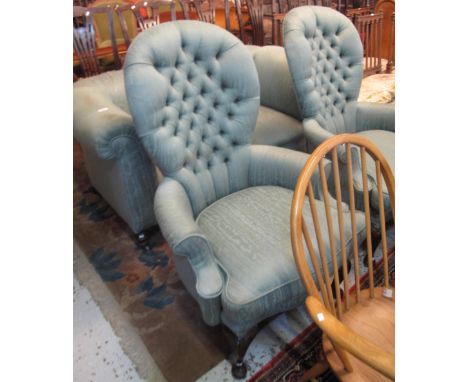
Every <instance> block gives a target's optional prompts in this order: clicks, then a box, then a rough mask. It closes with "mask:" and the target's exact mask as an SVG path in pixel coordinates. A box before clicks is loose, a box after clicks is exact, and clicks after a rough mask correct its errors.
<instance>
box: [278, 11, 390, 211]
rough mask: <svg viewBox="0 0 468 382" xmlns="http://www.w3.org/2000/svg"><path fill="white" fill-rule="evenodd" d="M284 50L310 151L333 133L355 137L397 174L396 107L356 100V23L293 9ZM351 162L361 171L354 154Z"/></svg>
mask: <svg viewBox="0 0 468 382" xmlns="http://www.w3.org/2000/svg"><path fill="white" fill-rule="evenodd" d="M284 46H285V50H286V56H287V58H288V65H289V71H290V73H291V77H292V78H293V84H294V88H295V91H296V96H297V99H298V103H299V106H300V109H301V112H302V117H303V126H304V134H305V137H306V139H307V142H308V145H309V151H312V150H313V149H314V148H316V147H317V146H318V145H319V144H320V143H322V142H323V141H324V140H326V139H327V138H329V137H331V136H333V135H334V134H340V133H356V134H359V135H362V136H364V137H366V138H368V139H370V140H371V141H372V142H373V143H375V144H376V145H377V147H378V148H379V149H380V150H381V151H382V153H383V154H384V156H385V158H386V159H387V161H388V162H389V164H390V166H391V168H392V171H393V173H395V106H394V104H374V103H366V102H357V98H358V96H359V90H360V87H361V81H362V75H363V48H362V43H361V39H360V37H359V34H358V31H357V30H356V28H355V27H354V25H353V24H352V22H351V21H350V20H349V19H348V18H347V17H346V16H344V15H343V14H341V13H339V12H337V11H335V10H333V9H331V8H328V7H318V6H303V7H298V8H294V9H293V10H291V11H290V12H289V13H288V14H287V15H286V17H285V19H284ZM353 161H354V162H355V163H356V166H355V168H356V169H358V167H359V163H360V159H359V154H358V153H357V152H355V151H353ZM368 174H369V175H370V176H371V177H373V175H375V169H374V168H369V169H368ZM373 178H374V177H373ZM357 186H358V187H359V185H357ZM373 190H375V188H374V189H373ZM374 194H375V195H376V193H375V192H372V196H374ZM376 199H377V198H376V197H375V198H374V197H372V198H371V203H372V205H373V206H374V207H375V208H376V209H377V204H378V201H377V200H376ZM386 203H387V204H388V193H386Z"/></svg>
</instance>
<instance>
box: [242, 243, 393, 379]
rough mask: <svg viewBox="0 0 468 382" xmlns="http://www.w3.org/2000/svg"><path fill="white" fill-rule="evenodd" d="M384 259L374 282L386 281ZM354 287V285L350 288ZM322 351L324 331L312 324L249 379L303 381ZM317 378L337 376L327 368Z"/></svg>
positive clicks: (366, 284) (364, 280)
mask: <svg viewBox="0 0 468 382" xmlns="http://www.w3.org/2000/svg"><path fill="white" fill-rule="evenodd" d="M393 254H394V252H393V253H392V255H391V256H389V272H390V283H391V284H392V285H393V286H395V256H393ZM383 277H384V274H383V263H382V261H380V262H379V263H378V264H377V266H376V270H375V276H374V278H375V285H377V286H381V285H383V280H384V279H383ZM360 280H361V285H362V286H361V288H367V287H369V281H368V277H367V274H364V275H363V276H362V277H361V278H360ZM351 290H353V288H351ZM324 359H325V358H324V354H323V351H322V332H321V331H320V329H319V328H318V327H317V326H316V325H315V324H312V325H310V326H309V327H308V328H307V329H305V330H304V331H303V332H302V333H301V334H299V335H298V336H297V337H296V338H294V339H293V340H292V341H291V342H290V343H289V344H288V345H287V346H286V347H285V349H284V350H283V351H281V352H280V353H278V354H277V355H276V356H275V357H273V359H272V360H271V361H270V362H268V363H267V364H266V365H265V366H263V367H262V368H261V369H260V370H259V371H258V372H257V373H256V374H254V375H253V376H252V378H250V379H249V382H303V381H308V380H309V377H308V376H307V371H308V370H310V369H311V368H312V366H313V365H315V364H316V363H317V362H319V361H322V360H324ZM317 381H318V382H335V381H338V379H337V378H336V376H335V375H334V374H333V373H332V372H331V370H330V369H328V370H327V371H326V372H324V373H323V374H322V375H321V376H320V377H318V378H317Z"/></svg>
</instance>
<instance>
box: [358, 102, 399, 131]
mask: <svg viewBox="0 0 468 382" xmlns="http://www.w3.org/2000/svg"><path fill="white" fill-rule="evenodd" d="M356 127H357V130H358V131H364V130H387V131H393V132H395V104H382V103H371V102H356Z"/></svg>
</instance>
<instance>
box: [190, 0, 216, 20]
mask: <svg viewBox="0 0 468 382" xmlns="http://www.w3.org/2000/svg"><path fill="white" fill-rule="evenodd" d="M192 3H193V5H194V6H195V10H196V11H197V15H198V20H200V21H204V22H205V23H210V24H216V4H215V3H216V2H215V0H192Z"/></svg>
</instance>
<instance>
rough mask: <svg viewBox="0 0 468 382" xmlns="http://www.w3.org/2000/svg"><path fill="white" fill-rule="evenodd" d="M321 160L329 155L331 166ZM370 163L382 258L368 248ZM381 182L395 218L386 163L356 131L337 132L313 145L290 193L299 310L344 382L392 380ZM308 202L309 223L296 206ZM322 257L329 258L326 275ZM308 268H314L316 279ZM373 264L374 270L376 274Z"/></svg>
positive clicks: (391, 304) (391, 306) (390, 251)
mask: <svg viewBox="0 0 468 382" xmlns="http://www.w3.org/2000/svg"><path fill="white" fill-rule="evenodd" d="M339 148H341V149H342V150H343V151H344V152H345V156H346V158H347V160H346V167H345V169H344V174H340V166H339V160H338V149H339ZM352 148H356V149H357V150H358V151H359V152H360V155H361V160H362V169H361V174H360V175H361V182H362V184H363V188H364V195H365V198H364V208H363V211H359V210H358V209H357V208H356V205H355V195H354V187H353V181H354V180H355V172H354V170H353V161H352V158H351V150H352ZM325 157H330V158H331V160H332V164H331V166H329V165H328V163H329V162H328V161H327V160H326V159H324V158H325ZM370 162H373V163H374V164H373V166H374V167H375V168H376V173H377V175H376V183H377V193H378V196H377V199H378V204H379V209H378V210H379V218H380V219H379V223H380V224H379V229H380V237H381V243H380V248H381V252H379V254H380V253H381V256H378V255H377V251H376V253H375V254H374V252H373V248H374V245H373V236H372V232H371V231H372V230H371V205H370V198H369V192H368V189H369V185H368V179H367V170H366V168H367V166H368V165H369V164H370ZM327 165H328V167H331V170H330V171H329V174H328V176H327V175H326V171H325V168H326V167H327ZM317 172H318V173H319V174H320V175H319V178H320V181H319V182H318V181H317V180H315V181H314V182H313V184H314V185H315V186H312V182H311V180H312V177H313V175H314V174H315V173H317ZM343 176H344V177H348V182H347V184H348V192H349V195H350V197H349V198H348V203H347V204H345V203H343V198H342V193H341V189H342V185H341V181H342V179H343ZM383 184H385V185H386V188H387V189H388V193H389V195H390V205H391V211H392V218H393V219H394V212H395V180H394V177H393V174H392V171H391V168H390V166H389V164H388V162H387V160H386V159H385V157H384V156H383V155H382V153H381V152H380V150H378V148H377V147H376V146H375V145H374V144H373V143H372V142H371V141H369V140H368V139H366V138H363V137H360V136H358V135H356V134H340V135H336V136H334V137H332V138H330V139H328V140H326V141H325V142H323V143H322V144H321V145H320V146H319V147H318V148H316V149H315V150H314V152H313V153H312V154H311V155H310V157H309V159H308V161H307V162H306V164H305V166H304V168H303V170H302V172H301V174H300V176H299V178H298V181H297V184H296V188H295V190H294V197H293V202H292V207H291V242H292V247H293V253H294V258H295V261H296V265H297V268H298V270H299V274H300V276H301V280H302V282H303V284H304V286H305V288H306V290H307V295H308V297H307V300H306V307H307V310H308V312H309V314H310V316H311V318H312V319H313V320H314V321H315V322H316V323H317V325H318V326H319V327H320V328H321V329H322V330H323V331H324V334H325V335H326V336H328V338H324V353H325V354H326V357H327V361H328V363H329V364H330V365H331V367H332V369H333V371H334V372H335V373H336V374H337V375H338V376H339V377H340V379H341V378H343V380H356V381H364V380H370V381H381V380H387V379H386V378H383V377H382V375H381V374H379V373H382V374H384V375H385V377H387V378H392V379H394V378H395V365H394V362H395V356H394V352H395V293H394V285H392V280H391V277H390V265H389V264H390V262H389V257H390V256H394V249H395V248H394V243H389V242H388V241H387V224H386V216H385V215H386V212H385V207H384V191H383ZM331 188H333V189H334V190H335V191H336V192H335V195H336V199H332V198H331V197H330V196H329V190H330V189H331ZM317 189H318V190H320V193H321V196H322V199H323V202H324V205H325V215H326V219H325V220H322V221H321V220H320V219H319V216H320V213H323V210H318V209H317V206H318V204H317V201H316V197H317V193H318V192H317ZM307 205H308V206H310V210H311V215H312V222H313V224H311V223H312V222H310V221H307V219H305V218H304V213H303V209H304V206H307ZM334 213H337V214H338V219H337V220H338V224H336V223H337V221H336V219H335V220H333V219H332V215H333V214H334ZM345 215H346V216H345ZM348 219H350V221H351V227H352V229H351V230H352V239H351V240H349V237H346V236H345V233H344V232H345V228H344V227H345V222H346V221H348ZM360 221H361V222H362V221H365V227H366V229H365V245H363V246H362V248H360V245H359V243H360V241H359V238H358V237H359V229H358V228H357V222H360ZM393 221H394V220H393ZM337 233H338V234H337ZM312 242H314V245H313V244H312ZM325 243H327V245H325ZM347 247H351V248H352V251H351V254H352V255H351V256H350V257H351V259H348V258H347V256H346V254H347V253H349V252H348V251H347V250H346V248H347ZM316 248H318V251H317V250H316ZM337 252H339V253H340V256H338V255H337ZM327 255H329V256H330V255H331V262H332V264H333V267H332V271H331V272H330V267H329V260H328V259H327ZM348 260H351V264H352V272H350V271H351V270H350V269H349V268H348V265H347V264H348ZM340 264H341V268H340ZM310 265H312V267H311V266H310ZM311 269H314V270H315V277H313V276H314V275H313V274H312V273H311ZM362 269H365V270H366V271H365V272H364V271H362ZM379 269H380V272H377V271H378V270H379ZM350 275H352V278H351V276H350ZM351 287H353V289H354V290H353V291H351ZM359 305H361V306H359ZM363 306H364V307H363ZM348 352H349V353H348ZM354 357H356V358H354ZM359 360H360V361H362V362H364V363H362V362H360V361H359Z"/></svg>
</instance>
